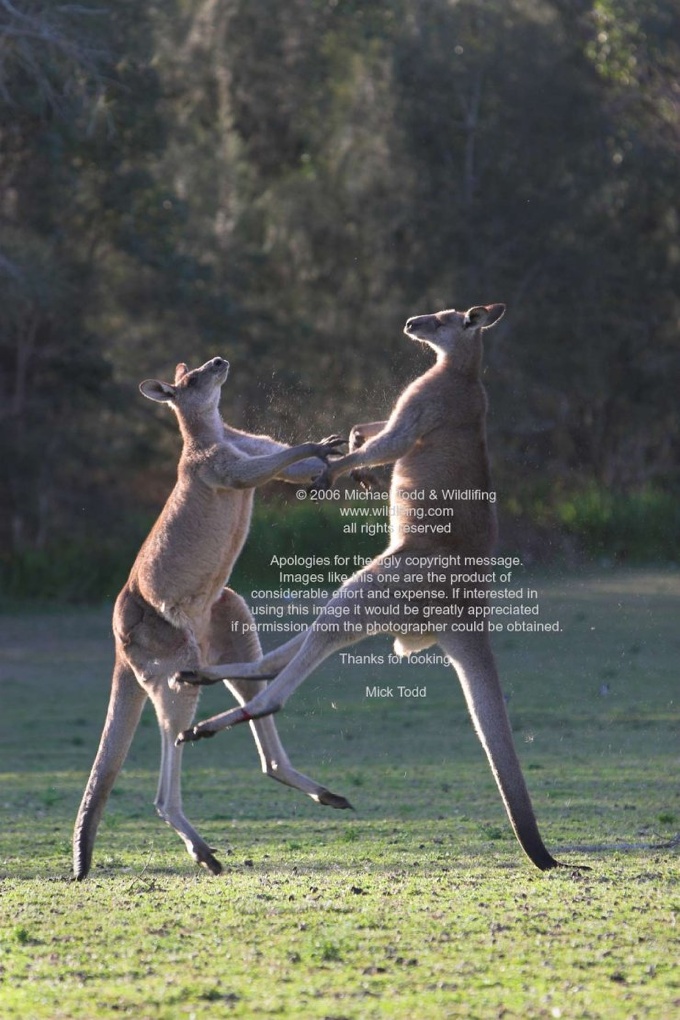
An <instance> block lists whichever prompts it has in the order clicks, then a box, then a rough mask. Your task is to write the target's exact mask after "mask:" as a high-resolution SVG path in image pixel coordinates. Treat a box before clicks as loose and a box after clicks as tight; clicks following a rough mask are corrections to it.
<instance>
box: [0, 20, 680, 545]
mask: <svg viewBox="0 0 680 1020" xmlns="http://www.w3.org/2000/svg"><path fill="white" fill-rule="evenodd" d="M677 30H678V11H677V4H674V3H672V2H671V0H644V2H638V0H584V2H583V3H578V4H573V3H569V2H566V0H512V2H511V3H506V2H505V0H489V2H486V3H483V4H482V3H479V2H477V0H460V2H458V3H450V2H449V0H426V2H423V0H417V2H416V0H374V2H370V3H361V4H359V3H354V2H346V0H343V2H342V3H325V2H319V3H308V2H304V0H294V2H290V3H287V4H280V3H277V2H276V0H233V2H231V3H229V4H206V3H203V2H199V0H188V2H182V3H179V2H177V0H174V2H169V3H164V4H158V3H156V2H152V0H147V2H143V3H138V4H136V5H130V4H118V5H113V6H111V5H108V4H106V3H105V2H104V0H92V2H91V3H89V4H87V5H86V6H82V5H56V6H55V5H51V6H50V5H48V4H45V3H42V2H39V0H31V2H27V3H25V4H23V5H22V6H21V10H19V9H18V8H17V7H16V5H9V6H8V7H7V11H6V12H5V20H4V21H3V23H2V24H0V99H2V105H1V106H0V133H2V138H3V147H2V153H1V154H0V228H1V230H0V237H1V240H0V304H1V305H2V308H3V316H2V322H1V323H0V417H1V418H2V423H3V428H2V430H1V431H0V465H1V467H0V540H1V541H2V545H3V548H6V549H8V550H10V551H11V555H16V556H19V557H21V556H23V555H24V553H25V552H27V551H30V552H36V551H42V552H44V553H46V552H47V550H48V549H50V550H54V549H58V548H59V547H60V546H61V545H63V544H64V543H66V544H69V543H70V542H71V540H72V539H73V534H74V527H75V531H76V532H77V533H78V534H80V528H79V526H78V524H79V520H80V518H79V515H80V514H81V513H82V510H83V507H87V508H88V513H89V514H90V515H91V518H92V519H95V518H99V519H100V520H103V521H104V522H105V524H104V526H105V528H106V529H107V530H108V529H109V526H110V523H111V520H112V518H111V508H112V507H115V512H116V513H117V515H118V517H119V519H120V520H123V519H126V518H128V517H129V516H131V515H133V514H134V513H135V512H136V508H137V507H138V505H139V502H140V499H141V502H142V504H143V508H144V511H146V509H147V507H148V506H149V505H150V503H153V498H152V499H148V498H147V496H148V493H146V492H145V491H140V488H141V489H142V490H143V489H144V485H143V484H142V485H141V486H140V472H141V470H142V469H143V468H145V467H146V466H148V465H149V464H153V465H154V468H155V470H157V471H160V470H166V469H167V466H168V465H169V464H170V463H171V459H172V456H174V453H175V447H174V446H172V441H171V440H169V439H168V432H167V431H164V430H163V429H162V428H159V427H158V425H157V423H156V420H155V419H154V417H153V416H152V415H150V414H145V415H141V416H140V415H138V414H137V412H136V409H135V407H136V405H135V404H134V401H135V399H136V396H135V390H136V386H137V384H138V382H139V380H140V379H141V378H143V377H145V376H149V375H154V376H160V375H163V374H164V373H167V374H170V373H171V371H172V368H173V365H174V364H175V363H176V362H178V361H190V362H192V363H200V362H201V361H203V360H205V359H206V358H207V357H209V356H212V355H214V354H217V353H224V354H226V355H227V356H229V358H230V360H231V361H232V364H233V386H231V387H230V389H229V395H228V396H226V397H225V414H226V416H227V417H228V419H229V421H230V422H232V423H233V424H235V425H238V426H245V427H257V428H261V429H263V430H266V431H267V432H269V433H271V434H275V435H276V436H278V437H281V438H284V439H286V440H298V439H302V438H308V435H307V433H308V434H310V435H311V434H326V433H327V432H329V431H330V430H331V429H336V430H341V429H342V430H345V429H347V428H348V427H349V426H350V425H351V424H353V422H354V421H357V420H359V419H362V420H365V419H366V417H367V416H368V417H370V418H378V417H381V416H384V415H386V413H387V412H388V411H389V409H390V407H391V406H392V404H393V402H394V398H395V396H396V394H397V393H398V392H399V389H400V388H401V387H402V385H403V384H404V382H405V381H406V380H408V379H410V378H412V377H413V376H414V375H415V374H416V373H417V372H419V371H421V370H422V368H423V366H424V365H425V364H426V363H427V361H426V357H427V356H426V355H423V354H422V353H421V352H420V351H418V350H413V348H412V345H410V344H409V342H408V341H406V340H405V339H404V337H403V336H402V332H401V330H402V326H403V322H404V320H405V319H406V317H407V316H409V315H411V314H413V313H415V312H419V311H425V310H427V309H432V308H435V307H438V306H439V307H442V306H451V305H463V304H472V303H476V302H479V301H487V300H488V301H491V300H504V301H506V302H507V303H508V306H509V311H508V315H507V316H506V318H505V320H504V323H503V325H502V326H501V328H500V330H499V332H498V333H496V332H494V337H493V339H492V340H491V341H490V342H489V345H488V350H487V365H488V372H487V383H488V388H489V392H490V396H491V408H492V414H493V435H492V440H493V442H492V447H493V452H494V456H495V459H496V462H497V464H498V465H499V468H500V471H501V474H502V484H503V490H504V491H503V494H504V497H505V498H506V499H508V500H511V499H516V498H521V494H522V492H523V491H524V490H525V489H526V488H527V485H532V484H533V480H535V479H536V477H537V476H540V477H541V478H542V480H543V481H544V482H545V485H546V487H547V489H548V490H549V492H550V496H551V498H552V499H553V502H554V500H555V499H556V498H557V497H558V495H559V494H561V493H562V492H565V491H567V492H569V493H571V492H575V493H579V492H581V491H583V490H584V488H587V487H588V486H589V485H593V486H595V487H597V488H605V489H611V490H615V491H617V492H622V493H624V494H625V493H635V492H638V491H641V490H642V489H645V488H658V489H662V488H663V487H664V486H667V485H677V464H678V442H679V438H678V437H679V436H680V418H679V415H678V404H677V369H678V359H679V357H680V355H679V349H678V338H677V322H678V316H679V305H678V300H679V299H678V293H679V288H678V285H677V273H678V270H677V266H678V256H677V252H678V243H677V227H678V224H677V212H676V205H677V202H676V190H677V184H676V178H677V120H678V96H677V89H676V82H677V79H678V76H679V74H680V50H679V49H678V46H677V41H676V40H677V38H678V31H677ZM367 412H368V415H367ZM301 433H305V434H303V435H301ZM171 451H172V454H171ZM161 464H162V468H159V465H161ZM149 487H150V488H151V489H153V483H151V482H150V483H149ZM584 526H585V525H584ZM115 530H117V531H119V530H120V528H119V527H118V528H116V529H115ZM78 541H79V539H78ZM291 541H293V539H292V538H291Z"/></svg>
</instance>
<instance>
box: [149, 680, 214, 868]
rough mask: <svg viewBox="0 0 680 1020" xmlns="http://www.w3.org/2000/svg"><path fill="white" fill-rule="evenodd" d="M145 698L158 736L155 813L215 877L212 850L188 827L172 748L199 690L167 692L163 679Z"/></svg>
mask: <svg viewBox="0 0 680 1020" xmlns="http://www.w3.org/2000/svg"><path fill="white" fill-rule="evenodd" d="M149 686H150V690H149V696H150V698H151V701H152V703H153V706H154V709H155V710H156V717H157V719H158V728H159V730H160V735H161V767H160V775H159V778H158V791H157V793H156V800H155V807H156V811H157V812H158V814H159V815H160V817H161V818H162V819H163V821H164V822H167V824H168V825H169V826H170V827H171V828H172V829H174V830H175V832H176V833H177V835H178V836H179V837H180V839H181V840H182V842H183V843H184V845H185V847H186V848H187V851H188V853H189V856H190V857H191V858H192V859H193V860H194V861H196V863H197V864H200V865H201V866H202V867H204V868H207V870H208V871H210V872H211V873H212V874H213V875H219V874H220V872H221V871H222V865H221V864H220V862H219V861H218V860H217V858H216V857H215V856H214V855H215V850H214V848H213V847H211V846H208V844H207V843H206V841H205V840H204V839H203V838H202V837H201V836H200V835H199V834H198V832H197V831H196V829H194V827H193V826H192V825H191V823H190V822H189V820H188V819H187V817H186V815H185V814H184V810H183V807H182V748H181V747H177V746H175V736H176V734H177V733H178V732H179V731H180V730H181V729H182V728H183V727H185V726H189V725H190V724H191V721H192V720H193V718H194V714H195V712H196V704H197V702H198V698H199V691H198V690H197V689H196V688H193V687H189V686H187V685H182V687H181V689H179V690H171V689H170V687H169V686H168V683H167V680H166V679H165V678H162V679H159V680H157V681H154V683H153V685H149Z"/></svg>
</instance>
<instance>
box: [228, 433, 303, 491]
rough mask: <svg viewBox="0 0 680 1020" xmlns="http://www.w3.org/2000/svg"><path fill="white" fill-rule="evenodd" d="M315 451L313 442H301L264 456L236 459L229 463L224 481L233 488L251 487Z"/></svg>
mask: <svg viewBox="0 0 680 1020" xmlns="http://www.w3.org/2000/svg"><path fill="white" fill-rule="evenodd" d="M315 452H316V446H315V444H314V443H302V444H301V445H300V446H292V447H290V448H289V449H287V450H281V452H280V453H273V454H270V455H269V456H266V457H251V458H250V459H249V460H244V461H237V462H236V463H235V464H230V465H229V473H228V478H226V479H225V482H226V483H227V484H228V485H230V486H231V487H232V488H234V489H253V488H255V487H256V486H258V485H264V483H265V482H269V481H271V479H272V478H276V477H277V475H279V474H280V472H281V471H283V470H285V469H286V468H287V467H289V466H290V465H291V464H295V463H296V462H297V461H300V460H305V459H306V458H308V457H311V456H313V455H314V453H315Z"/></svg>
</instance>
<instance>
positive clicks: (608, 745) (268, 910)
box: [0, 571, 680, 1020]
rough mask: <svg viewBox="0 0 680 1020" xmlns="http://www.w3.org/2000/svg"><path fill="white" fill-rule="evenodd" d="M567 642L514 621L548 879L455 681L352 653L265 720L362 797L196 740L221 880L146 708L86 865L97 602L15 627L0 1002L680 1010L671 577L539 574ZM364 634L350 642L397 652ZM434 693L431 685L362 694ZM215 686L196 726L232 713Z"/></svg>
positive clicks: (55, 1009)
mask: <svg viewBox="0 0 680 1020" xmlns="http://www.w3.org/2000/svg"><path fill="white" fill-rule="evenodd" d="M535 586H536V587H537V588H539V592H540V597H541V606H542V618H543V619H545V620H556V619H559V620H560V622H561V625H562V631H561V633H559V634H523V635H517V636H512V635H503V634H501V635H499V636H498V639H497V641H496V645H495V647H496V650H497V654H498V659H499V664H500V667H501V674H502V678H503V686H504V690H505V692H506V695H507V697H508V699H509V711H510V714H511V719H512V723H513V728H514V731H515V736H516V740H517V745H518V749H519V752H520V755H521V758H522V761H523V765H524V768H525V774H526V777H527V781H528V783H529V786H530V789H531V792H532V796H533V799H534V804H535V808H536V812H537V815H538V818H539V824H540V826H541V830H542V833H543V836H544V838H545V840H546V842H547V844H548V845H549V847H550V848H551V850H553V852H554V853H556V855H557V856H558V857H560V858H561V859H562V860H564V861H567V862H571V863H582V864H588V865H590V867H591V868H592V871H590V872H583V871H581V872H579V871H576V870H572V869H564V870H560V871H558V872H553V873H550V874H540V873H539V872H537V871H535V870H534V869H533V868H532V867H531V865H530V864H529V863H528V862H527V861H526V859H525V858H524V857H523V855H522V852H521V850H520V848H519V846H518V845H517V843H516V842H515V840H514V837H513V836H512V833H511V831H510V829H509V825H508V823H507V821H506V818H505V815H504V812H503V809H502V806H501V803H500V798H499V796H498V794H497V792H496V788H495V785H494V783H493V780H492V778H491V775H490V772H489V769H488V766H487V764H486V761H485V759H484V757H483V753H482V751H481V748H480V747H479V745H478V743H477V741H476V738H475V737H474V735H473V733H472V729H471V726H470V723H469V720H468V718H467V716H466V712H465V708H464V704H463V699H462V695H461V693H460V690H459V688H458V684H457V682H456V680H455V676H454V674H453V672H452V671H451V670H448V669H446V668H445V667H439V666H423V667H418V666H388V665H385V666H382V667H372V666H367V667H363V668H359V667H356V666H355V667H347V666H344V667H343V666H342V665H341V663H340V660H339V659H338V658H337V657H336V658H334V659H332V660H330V661H329V662H328V663H326V664H325V666H324V667H323V668H322V669H320V670H319V671H318V672H317V673H316V674H314V675H313V676H312V677H311V678H310V679H309V680H308V681H307V683H306V684H305V685H304V686H303V688H302V689H301V691H300V692H299V693H298V694H297V695H296V696H295V697H294V698H293V699H292V701H291V702H290V703H289V705H288V706H287V707H286V710H285V711H284V712H283V713H282V714H281V715H280V716H279V717H278V721H279V728H280V731H281V733H282V736H283V739H284V742H285V743H286V745H287V748H288V750H289V753H290V755H291V758H292V760H293V761H294V763H295V764H296V765H298V767H300V768H302V769H304V770H305V771H307V772H308V773H309V774H311V775H314V776H315V777H318V778H319V779H322V780H323V781H324V782H326V783H327V784H328V785H329V786H330V787H331V789H333V790H336V791H338V792H340V793H344V794H345V795H346V796H348V797H349V798H350V800H351V801H352V802H353V804H354V805H355V808H356V811H355V812H354V813H349V812H341V813H340V812H336V813H334V812H332V811H331V810H330V809H328V808H321V807H318V806H317V805H315V804H313V803H312V802H311V801H309V800H308V799H306V798H304V797H302V796H301V795H300V794H299V793H296V792H294V791H291V790H287V789H284V788H283V787H280V786H278V785H277V784H275V783H272V782H271V781H269V780H266V779H264V778H263V777H261V776H260V775H259V773H258V768H257V762H256V758H255V752H254V748H253V747H252V745H251V743H250V738H249V735H248V732H247V731H246V730H244V729H242V728H239V729H236V730H234V731H232V732H228V733H225V734H221V735H220V736H218V737H217V738H216V739H215V740H213V741H209V742H201V743H199V744H197V745H192V746H189V747H188V748H187V750H186V753H185V783H184V787H185V806H186V811H187V814H188V816H189V818H190V819H191V820H192V821H193V822H194V824H196V826H197V827H198V829H199V831H200V832H201V833H202V834H203V835H204V836H205V837H206V838H208V839H209V840H210V841H212V843H213V845H214V846H216V847H218V848H219V851H220V854H221V859H222V861H223V862H224V865H225V870H224V873H223V875H222V876H221V877H219V878H213V877H211V876H210V875H208V874H205V873H203V872H201V871H199V870H197V869H196V868H195V866H194V865H193V864H192V862H191V861H190V859H189V857H188V856H187V854H186V852H185V850H184V847H183V846H182V844H181V843H180V841H179V840H178V838H177V837H176V835H175V834H174V833H173V832H172V831H171V830H170V829H168V828H167V827H165V826H164V825H163V823H162V822H161V821H160V820H159V819H158V818H157V817H156V816H155V814H154V811H153V807H152V801H153V796H154V793H155V783H156V774H157V767H158V737H157V733H156V727H155V720H154V717H153V714H152V712H151V710H150V709H148V708H147V710H146V712H145V715H144V717H143V720H142V725H141V727H140V729H139V732H138V734H137V737H136V740H135V743H134V745H133V749H132V752H131V754H130V757H129V759H128V762H127V765H126V768H125V770H124V773H123V774H122V776H121V778H120V780H119V782H118V785H117V787H116V789H115V791H114V794H113V796H112V798H111V801H110V804H109V806H108V809H107V812H106V815H105V817H104V821H103V823H102V826H101V829H100V832H99V837H98V841H97V845H96V849H95V866H94V868H93V871H92V874H91V876H90V878H89V879H88V880H87V881H86V882H84V883H80V884H75V883H72V882H70V881H69V872H70V838H71V828H72V825H73V820H74V816H75V813H76V810H77V806H78V803H79V800H80V796H81V794H82V790H83V787H84V783H85V779H86V775H87V772H88V771H89V768H90V765H91V763H92V758H93V756H94V752H95V749H96V745H97V742H98V739H99V734H100V731H101V724H102V721H103V715H104V711H105V706H106V701H107V698H108V685H109V675H110V667H111V644H110V641H109V612H108V611H107V610H86V609H81V610H75V609H74V610H69V611H68V612H56V611H53V612H44V613H37V612H35V613H22V614H6V615H4V616H3V617H2V618H1V619H0V701H1V706H2V712H1V718H0V805H1V808H2V829H1V830H0V1016H1V1017H2V1018H3V1020H9V1018H19V1017H21V1018H35V1020H40V1018H50V1020H57V1018H95V1017H121V1016H131V1017H134V1018H135V1020H146V1018H149V1020H151V1018H153V1020H156V1018H163V1020H171V1018H176V1017H186V1018H191V1017H195V1018H207V1017H212V1018H214V1017H254V1018H261V1017H269V1016H272V1017H302V1018H326V1020H343V1018H347V1020H350V1018H351V1020H354V1018H360V1020H363V1018H368V1020H371V1018H383V1017H385V1018H392V1017H394V1018H409V1020H411V1018H413V1020H420V1018H424V1020H428V1018H439V1017H461V1018H463V1017H464V1018H496V1017H498V1018H523V1020H524V1018H537V1017H548V1018H552V1017H565V1018H590V1017H615V1018H622V1020H624V1018H625V1020H631V1018H636V1017H640V1018H642V1017H644V1018H651V1020H665V1018H669V1020H670V1018H672V1017H676V1016H678V1015H680V968H679V965H678V961H679V960H680V868H679V859H678V849H677V842H676V846H675V848H663V849H660V848H655V845H656V844H659V843H664V842H668V841H672V840H673V839H674V837H676V835H677V833H678V830H679V829H680V783H679V782H678V777H679V774H680V769H679V766H680V739H679V734H680V727H679V725H678V724H679V722H680V697H679V695H680V683H679V682H678V658H679V653H680V626H679V623H680V612H679V610H680V574H678V573H677V572H670V571H663V572H662V571H630V572H623V571H620V572H619V571H616V572H615V571H607V572H606V573H601V574H598V575H585V576H575V575H572V576H569V577H566V578H559V579H558V578H545V579H544V580H543V583H540V582H539V583H536V585H535ZM389 647H390V646H389V645H388V644H387V642H385V641H384V640H381V639H372V640H371V641H369V642H366V643H364V645H363V646H358V647H357V648H355V649H354V651H355V652H358V651H361V652H364V653H366V652H368V651H377V652H383V653H386V652H387V651H389ZM375 684H383V685H388V686H392V687H393V688H397V687H398V686H399V685H406V686H408V687H413V686H420V687H426V695H425V696H424V697H420V698H418V699H416V698H411V699H407V698H404V697H401V698H400V697H398V696H395V697H394V698H384V699H377V698H368V697H366V686H367V685H375ZM227 701H228V699H227V697H225V695H224V693H223V691H222V690H221V689H218V688H212V689H210V690H208V691H206V692H205V694H204V697H203V701H202V705H201V714H202V715H207V714H211V713H212V712H214V711H218V710H219V709H220V708H221V707H222V706H223V705H225V704H227Z"/></svg>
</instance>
